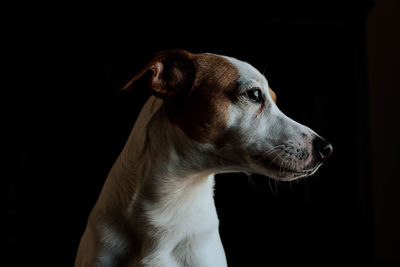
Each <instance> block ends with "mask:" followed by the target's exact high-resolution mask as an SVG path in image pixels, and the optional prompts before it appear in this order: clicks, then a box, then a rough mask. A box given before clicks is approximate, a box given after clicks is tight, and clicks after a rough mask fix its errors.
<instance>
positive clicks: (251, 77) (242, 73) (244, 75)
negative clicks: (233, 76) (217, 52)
mask: <svg viewBox="0 0 400 267" xmlns="http://www.w3.org/2000/svg"><path fill="white" fill-rule="evenodd" d="M221 57H223V58H225V59H227V60H228V61H229V62H230V63H231V64H232V65H233V66H234V68H235V69H236V70H237V72H238V74H239V79H238V82H239V83H240V84H241V85H242V86H244V87H247V88H248V87H253V86H260V87H266V88H268V82H267V80H266V79H265V77H264V75H262V74H261V73H260V72H259V71H258V70H257V69H256V68H254V67H253V66H252V65H250V64H249V63H247V62H245V61H241V60H239V59H236V58H233V57H228V56H221Z"/></svg>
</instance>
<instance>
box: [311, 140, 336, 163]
mask: <svg viewBox="0 0 400 267" xmlns="http://www.w3.org/2000/svg"><path fill="white" fill-rule="evenodd" d="M313 146H314V151H315V155H316V157H317V159H318V160H321V161H325V160H327V159H328V158H329V156H330V155H331V154H332V151H333V147H332V145H331V144H330V143H329V142H327V141H325V140H324V139H323V138H321V137H315V138H314V140H313Z"/></svg>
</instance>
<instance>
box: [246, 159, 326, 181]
mask: <svg viewBox="0 0 400 267" xmlns="http://www.w3.org/2000/svg"><path fill="white" fill-rule="evenodd" d="M252 158H253V162H255V165H256V166H257V167H256V169H257V170H258V171H259V172H260V174H263V175H266V176H268V177H271V178H273V179H277V180H280V181H293V180H296V179H299V178H303V177H307V176H311V175H313V174H315V173H316V172H317V170H318V169H319V167H321V165H322V163H319V164H315V165H314V166H307V167H305V168H295V167H294V166H293V165H294V164H293V162H288V161H287V160H286V161H285V160H281V159H278V158H277V157H275V158H273V157H272V159H270V158H268V157H261V158H260V157H257V156H254V157H252Z"/></svg>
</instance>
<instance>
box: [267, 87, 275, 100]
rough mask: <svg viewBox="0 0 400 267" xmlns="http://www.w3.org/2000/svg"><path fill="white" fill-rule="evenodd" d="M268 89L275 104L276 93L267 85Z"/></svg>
mask: <svg viewBox="0 0 400 267" xmlns="http://www.w3.org/2000/svg"><path fill="white" fill-rule="evenodd" d="M268 89H269V94H270V95H271V97H272V100H273V101H274V102H275V104H276V94H275V92H274V91H273V90H272V89H271V87H269V88H268Z"/></svg>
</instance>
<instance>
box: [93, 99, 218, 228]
mask: <svg viewBox="0 0 400 267" xmlns="http://www.w3.org/2000/svg"><path fill="white" fill-rule="evenodd" d="M207 149H208V148H207V145H201V144H198V143H195V142H194V141H193V140H189V138H188V137H186V136H185V135H184V134H183V132H182V130H180V129H179V127H177V126H176V125H173V123H171V122H170V121H169V119H168V116H167V115H166V112H165V110H164V107H163V102H162V100H160V99H157V98H155V97H151V98H150V99H149V100H148V101H147V103H146V104H145V106H144V108H143V109H142V111H141V113H140V115H139V117H138V119H137V121H136V123H135V126H134V128H133V130H132V132H131V134H130V136H129V138H128V141H127V143H126V145H125V147H124V149H123V150H122V152H121V154H120V156H119V157H118V159H117V161H116V163H115V164H114V166H113V168H112V169H111V171H110V174H109V178H108V179H107V181H106V185H105V186H104V189H103V191H102V195H103V196H102V197H100V199H101V200H102V201H101V202H100V203H98V206H99V207H103V208H105V209H107V210H108V209H110V208H111V209H115V208H117V207H118V208H119V209H120V210H119V211H118V212H121V213H124V214H125V215H128V216H130V215H132V216H135V217H137V216H143V217H145V218H147V219H149V218H148V217H149V216H150V217H152V218H151V221H152V223H159V224H160V225H158V227H160V226H161V227H162V226H167V225H168V223H173V222H174V221H176V219H177V218H178V217H180V216H178V217H177V215H178V214H180V215H181V216H193V215H194V214H193V210H196V208H199V209H201V207H199V205H208V208H209V207H210V206H211V207H213V209H212V210H215V207H214V201H213V186H214V175H213V172H212V168H208V166H207V165H209V162H211V160H212V159H210V158H208V157H204V156H201V155H202V154H203V155H204V151H205V150H207ZM199 150H201V151H202V152H203V153H199ZM204 169H206V170H208V171H204ZM110 198H112V199H110ZM116 201H118V204H116V203H115V202H116ZM107 204H108V205H109V206H108V207H106V205H107ZM196 206H197V207H196ZM138 213H140V214H138ZM143 213H146V214H143ZM174 218H175V219H174ZM163 224H164V225H163ZM168 227H170V226H168Z"/></svg>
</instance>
